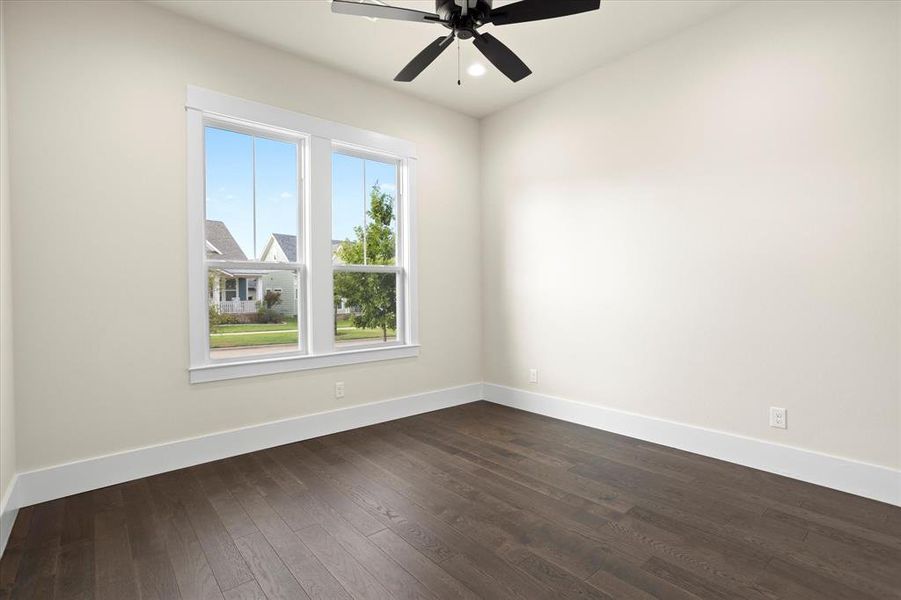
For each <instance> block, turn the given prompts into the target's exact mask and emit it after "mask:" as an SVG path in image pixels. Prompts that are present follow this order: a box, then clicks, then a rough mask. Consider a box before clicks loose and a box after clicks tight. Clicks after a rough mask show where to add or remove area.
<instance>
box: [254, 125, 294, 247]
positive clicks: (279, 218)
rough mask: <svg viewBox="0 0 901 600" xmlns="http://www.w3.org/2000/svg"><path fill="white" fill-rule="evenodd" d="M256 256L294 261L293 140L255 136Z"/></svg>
mask: <svg viewBox="0 0 901 600" xmlns="http://www.w3.org/2000/svg"><path fill="white" fill-rule="evenodd" d="M255 150H256V152H255V159H256V160H255V163H254V166H255V169H256V256H258V257H259V258H260V260H263V261H266V262H298V261H297V144H292V143H288V142H280V141H276V140H270V139H266V138H260V137H258V138H255Z"/></svg>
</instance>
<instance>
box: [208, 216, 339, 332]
mask: <svg viewBox="0 0 901 600" xmlns="http://www.w3.org/2000/svg"><path fill="white" fill-rule="evenodd" d="M343 243H344V242H343V241H341V240H332V254H333V255H334V260H335V263H336V264H338V263H341V262H342V261H341V260H340V259H339V258H338V257H337V254H338V249H339V248H340V247H341V244H343ZM206 253H207V254H206V255H207V258H209V259H212V260H229V261H236V262H244V261H247V260H248V259H247V255H245V254H244V251H243V250H241V247H240V246H239V245H238V242H237V241H236V240H235V238H234V236H233V235H232V234H231V232H230V231H229V230H228V227H227V226H226V225H225V223H223V222H222V221H212V220H208V221H207V222H206ZM259 261H260V262H273V263H290V262H297V236H294V235H288V234H285V233H273V234H272V235H271V236H269V240H268V241H267V242H266V245H265V246H264V247H263V251H262V253H261V254H260V258H259ZM268 291H273V292H279V293H280V294H281V302H279V303H278V304H276V305H275V306H274V307H273V308H274V309H275V310H277V311H278V312H280V313H282V314H284V315H289V316H296V313H297V311H296V308H297V294H298V285H297V278H296V276H295V274H294V272H293V271H265V270H259V269H215V270H211V271H210V287H209V301H210V304H211V305H213V306H216V307H217V309H218V310H219V312H220V313H224V314H244V313H254V312H256V311H257V309H258V308H259V307H260V305H261V303H262V300H263V297H264V296H265V294H266V292H268ZM337 312H338V314H339V315H347V314H350V313H352V312H353V310H352V309H351V308H349V307H348V306H347V304H346V301H345V300H343V299H342V300H341V302H340V303H339V306H338V308H337Z"/></svg>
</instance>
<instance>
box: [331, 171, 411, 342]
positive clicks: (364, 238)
mask: <svg viewBox="0 0 901 600" xmlns="http://www.w3.org/2000/svg"><path fill="white" fill-rule="evenodd" d="M366 217H367V219H366V221H367V222H366V226H365V228H364V227H360V226H357V227H354V236H355V237H356V239H355V240H345V241H344V242H342V243H341V245H340V246H339V247H338V250H337V251H336V254H337V256H338V258H339V259H340V260H341V261H342V262H344V263H346V264H350V265H362V264H368V265H393V264H394V262H395V251H396V250H395V246H396V239H395V233H394V197H393V196H391V195H390V194H388V193H387V192H383V191H382V189H381V187H379V183H378V182H376V183H375V184H374V185H373V186H372V189H371V190H370V191H369V210H368V211H366ZM341 298H344V299H346V300H347V305H348V306H352V307H354V308H355V309H356V310H355V312H354V315H353V324H354V326H355V327H359V328H366V329H368V328H373V329H381V330H382V341H387V340H388V330H389V329H394V328H395V327H397V284H396V276H395V275H394V273H341V272H337V273H335V308H336V313H335V321H336V323H337V307H338V306H340V304H341ZM336 327H337V325H336Z"/></svg>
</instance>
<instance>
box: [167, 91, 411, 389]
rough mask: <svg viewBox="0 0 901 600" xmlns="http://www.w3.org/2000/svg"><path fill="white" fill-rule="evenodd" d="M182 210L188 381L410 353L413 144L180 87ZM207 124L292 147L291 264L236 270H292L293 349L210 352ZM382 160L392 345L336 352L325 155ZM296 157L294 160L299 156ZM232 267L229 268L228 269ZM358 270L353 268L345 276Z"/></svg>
mask: <svg viewBox="0 0 901 600" xmlns="http://www.w3.org/2000/svg"><path fill="white" fill-rule="evenodd" d="M185 108H186V112H187V208H188V312H189V327H190V335H189V341H190V365H189V369H188V371H189V377H190V381H191V383H202V382H207V381H218V380H223V379H235V378H239V377H252V376H256V375H268V374H274V373H285V372H290V371H303V370H309V369H320V368H326V367H335V366H341V365H349V364H358V363H364V362H372V361H381V360H391V359H398V358H410V357H415V356H418V354H419V315H418V296H417V274H416V253H415V249H416V203H415V189H416V186H415V181H416V147H415V145H414V144H412V143H410V142H407V141H405V140H401V139H398V138H393V137H390V136H386V135H382V134H379V133H375V132H371V131H366V130H363V129H358V128H356V127H351V126H349V125H344V124H340V123H334V122H331V121H326V120H323V119H319V118H317V117H311V116H308V115H304V114H300V113H296V112H293V111H289V110H285V109H281V108H276V107H272V106H267V105H265V104H260V103H258V102H253V101H250V100H244V99H241V98H236V97H233V96H228V95H225V94H220V93H218V92H213V91H210V90H205V89H203V88H199V87H194V86H188V89H187V102H186V106H185ZM208 124H209V125H214V126H218V127H225V128H226V129H233V130H235V131H241V132H243V133H252V134H256V135H260V136H264V137H273V138H276V139H279V138H284V137H285V136H287V137H288V138H290V139H294V140H297V141H298V143H299V144H300V145H299V152H298V157H299V160H300V161H301V164H300V165H299V169H298V177H299V186H298V187H299V190H298V192H299V198H301V200H300V201H299V211H298V221H299V225H298V234H299V239H300V246H301V247H300V248H298V257H297V258H298V262H297V263H290V264H285V263H257V262H253V261H248V262H247V263H240V266H242V267H245V268H253V269H280V270H289V271H295V272H297V273H298V278H299V279H298V304H299V310H298V329H299V334H300V344H299V346H298V349H297V351H293V352H287V353H279V354H269V355H259V356H252V357H245V358H238V359H212V358H210V353H209V319H208V295H209V291H208V290H207V269H208V268H209V267H210V266H214V265H215V266H218V265H220V263H221V264H222V266H227V265H226V263H222V261H216V260H214V259H207V257H206V236H205V232H204V227H205V222H206V217H205V214H206V198H205V193H204V187H205V173H204V170H205V147H204V128H205V126H206V125H208ZM337 148H340V151H341V152H347V151H348V150H349V149H351V150H352V151H353V152H354V153H358V154H361V155H365V156H368V157H370V158H375V159H377V160H383V161H384V160H386V159H389V160H391V161H394V162H396V163H397V165H398V198H397V207H398V219H397V227H398V230H397V234H398V240H399V241H398V252H397V266H396V267H389V269H390V270H391V271H392V272H396V273H398V329H397V331H398V341H397V342H395V343H392V344H379V345H377V346H372V347H353V348H343V349H340V350H339V349H336V347H335V338H334V322H333V319H334V298H333V273H334V270H335V269H336V268H340V267H337V266H334V265H333V264H332V249H331V232H332V223H331V216H332V215H331V208H332V194H331V180H332V169H331V165H332V152H333V151H334V150H335V149H337ZM301 157H302V158H301ZM236 265H237V264H235V265H233V266H236ZM360 269H364V270H365V268H364V267H357V266H355V267H353V270H360Z"/></svg>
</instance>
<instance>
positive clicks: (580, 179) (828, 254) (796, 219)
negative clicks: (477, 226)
mask: <svg viewBox="0 0 901 600" xmlns="http://www.w3.org/2000/svg"><path fill="white" fill-rule="evenodd" d="M899 9H901V5H899V4H898V3H893V2H881V3H880V2H849V3H841V2H823V3H819V2H799V3H790V2H784V3H777V2H751V3H747V4H745V5H742V6H741V7H739V8H737V9H735V10H733V11H730V12H728V13H725V14H723V15H720V16H717V17H715V18H713V19H711V20H709V21H707V22H705V23H702V24H700V25H698V26H695V27H693V28H691V29H688V30H685V31H684V32H682V33H680V34H679V35H677V36H674V37H672V38H670V39H668V40H665V41H662V42H660V43H657V44H655V45H652V46H649V47H647V48H644V49H642V50H640V51H638V52H635V53H633V54H631V55H629V56H627V57H624V58H622V59H621V60H619V61H617V62H615V63H612V64H610V65H608V66H605V67H602V68H599V69H597V70H595V71H593V72H591V73H589V74H587V75H585V76H583V77H580V78H578V79H576V80H573V81H571V82H569V83H567V84H565V85H562V86H560V87H558V88H556V89H554V90H552V91H549V92H547V93H545V94H542V95H540V96H536V97H534V98H532V99H529V100H527V101H525V102H523V103H521V104H519V105H516V106H514V107H511V108H510V109H507V110H504V111H502V112H500V113H498V114H496V115H493V116H491V117H489V118H487V119H486V120H484V121H483V123H482V161H483V170H482V182H483V186H482V202H483V223H482V227H483V231H484V235H483V237H482V245H483V248H482V255H483V264H484V267H483V296H482V297H483V322H484V327H485V328H484V370H485V380H486V381H488V382H491V383H498V384H504V385H509V386H514V387H518V388H524V389H528V390H531V391H536V392H540V393H544V394H549V395H554V396H559V397H563V398H568V399H572V400H578V401H583V402H589V403H595V404H599V405H603V406H607V407H611V408H616V409H621V410H627V411H632V412H636V413H640V414H644V415H650V416H653V417H658V418H663V419H669V420H673V421H678V422H684V423H688V424H692V425H698V426H702V427H708V428H712V429H717V430H722V431H726V432H730V433H735V434H740V435H745V436H751V437H754V438H758V439H763V440H769V441H776V442H780V443H784V444H789V445H793V446H798V447H801V448H805V449H810V450H815V451H819V452H824V453H829V454H834V455H838V456H842V457H847V458H853V459H856V460H860V461H865V462H870V463H874V464H878V465H884V466H889V467H895V468H897V467H898V466H901V458H899V453H901V452H899V450H901V449H899V443H901V434H899V422H901V421H899V418H901V417H899V398H901V390H899V368H898V366H899V341H901V340H899V335H898V333H899V307H901V295H899V284H901V278H899V244H901V238H899V179H898V170H899V73H901V63H899V22H898V21H899ZM530 368H537V369H538V370H539V376H538V383H537V384H529V383H528V375H529V369H530ZM770 406H778V407H786V408H787V409H788V429H786V430H779V429H772V428H770V427H769V426H768V407H770Z"/></svg>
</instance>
